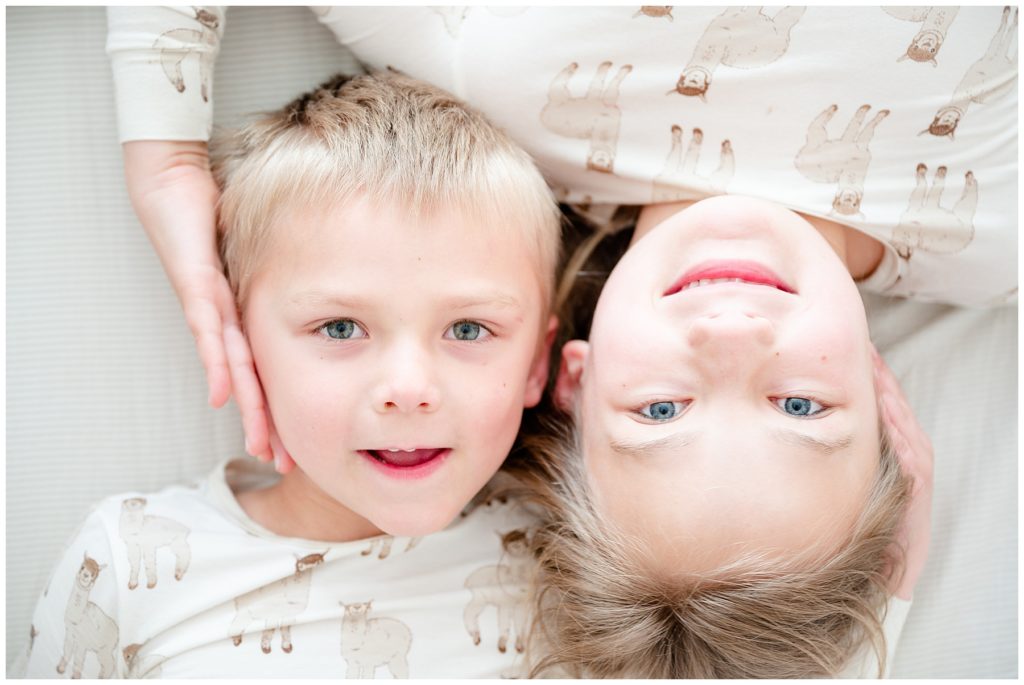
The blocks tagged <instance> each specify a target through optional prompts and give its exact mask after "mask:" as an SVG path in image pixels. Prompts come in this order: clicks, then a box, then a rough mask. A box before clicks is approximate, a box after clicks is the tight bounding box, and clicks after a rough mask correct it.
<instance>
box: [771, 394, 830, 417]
mask: <svg viewBox="0 0 1024 685" xmlns="http://www.w3.org/2000/svg"><path fill="white" fill-rule="evenodd" d="M775 406H777V407H778V408H779V409H781V410H782V411H784V412H786V413H787V414H789V415H790V416H814V415H815V414H820V413H821V412H823V411H825V407H823V406H821V404H820V403H818V402H815V401H814V400H812V399H809V398H807V397H779V398H777V399H776V400H775Z"/></svg>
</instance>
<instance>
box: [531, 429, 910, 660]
mask: <svg viewBox="0 0 1024 685" xmlns="http://www.w3.org/2000/svg"><path fill="white" fill-rule="evenodd" d="M545 424H546V430H545V431H542V432H535V433H534V434H532V435H529V436H526V437H525V438H524V440H523V443H522V448H523V449H524V450H526V451H528V452H529V454H530V458H531V460H532V461H533V462H534V463H533V465H532V467H531V468H526V469H522V470H520V469H517V470H516V471H515V475H516V476H517V477H519V478H520V480H521V482H523V483H525V485H526V492H525V493H523V492H520V493H519V495H520V496H522V497H525V498H526V499H528V500H530V501H532V502H533V503H535V504H538V505H539V508H540V510H541V512H542V513H541V516H542V520H543V521H542V524H541V525H540V526H539V528H538V530H537V531H536V532H535V533H534V534H533V535H532V537H531V543H532V546H533V549H534V552H535V554H536V556H537V559H538V562H539V570H538V577H537V585H538V588H539V589H538V592H537V595H536V597H537V602H536V606H535V614H534V627H533V631H532V639H533V642H532V644H531V650H530V651H531V654H535V655H539V657H538V656H534V657H533V659H534V663H535V667H534V669H533V675H543V674H545V673H549V672H554V673H568V674H570V675H572V676H573V677H613V678H807V677H834V676H836V675H838V674H839V673H840V671H841V670H842V669H843V668H844V666H845V665H847V664H848V663H849V662H850V661H851V659H852V658H853V657H854V656H857V655H859V654H860V653H861V652H862V650H865V649H868V648H869V647H870V648H873V650H874V652H875V654H876V655H877V658H878V663H879V676H881V674H882V673H884V670H885V657H886V646H885V638H884V634H883V631H882V620H883V618H884V611H885V607H886V600H887V598H888V596H889V590H888V588H890V587H892V586H893V584H892V578H893V577H894V576H898V574H899V572H900V570H901V568H902V554H901V552H900V550H899V549H898V547H897V545H896V544H895V540H896V531H897V528H898V527H899V525H900V522H901V520H902V516H903V513H904V510H905V509H906V505H907V502H908V497H909V481H908V479H907V477H906V476H905V475H904V474H903V472H902V471H901V468H900V465H899V460H898V457H897V455H896V454H895V453H894V452H893V450H892V448H891V447H890V446H889V444H888V440H887V439H886V438H885V437H884V435H883V437H882V439H881V452H880V458H879V463H878V471H877V474H876V477H875V479H874V482H873V484H872V485H871V486H870V488H869V491H868V495H867V499H866V501H865V502H864V506H863V510H862V511H861V513H860V515H859V516H858V517H857V519H856V521H855V522H854V524H853V526H852V528H851V532H850V533H849V534H848V536H847V539H846V540H844V541H843V542H842V543H841V544H840V545H839V546H838V550H836V551H832V552H829V553H826V554H824V555H821V554H819V555H817V556H816V557H815V558H813V559H808V558H804V559H800V560H792V559H791V560H785V561H778V560H769V559H764V558H760V557H758V556H747V557H744V558H741V559H738V560H735V561H733V562H730V563H728V564H726V565H724V566H722V567H720V568H718V569H716V570H715V571H712V572H708V573H702V574H699V575H692V576H689V577H687V578H685V579H684V580H680V578H679V577H675V578H666V577H660V576H659V575H658V574H656V573H654V572H652V571H650V570H648V569H647V568H646V565H645V564H644V563H642V562H641V561H639V558H640V556H641V555H640V554H638V553H637V552H638V550H637V545H638V544H642V543H638V541H637V540H635V539H631V538H629V537H627V536H624V535H622V534H621V533H619V532H617V531H616V530H615V529H614V527H613V526H610V525H608V523H607V522H606V521H605V520H603V519H602V517H601V516H600V515H599V513H598V512H597V510H596V509H595V507H594V503H593V499H592V497H591V492H590V489H589V487H588V481H587V476H586V472H585V470H584V466H583V460H582V457H581V451H580V450H581V446H580V440H579V435H578V432H577V430H576V428H575V427H574V422H573V420H572V417H569V416H559V417H558V420H551V421H547V422H545ZM809 561H810V563H808V562H809Z"/></svg>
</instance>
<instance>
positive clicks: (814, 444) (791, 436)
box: [772, 428, 853, 454]
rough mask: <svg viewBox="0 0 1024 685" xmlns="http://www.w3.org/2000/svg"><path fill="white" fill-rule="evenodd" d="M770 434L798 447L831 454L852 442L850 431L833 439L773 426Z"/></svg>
mask: <svg viewBox="0 0 1024 685" xmlns="http://www.w3.org/2000/svg"><path fill="white" fill-rule="evenodd" d="M772 434H773V435H774V436H775V437H776V438H777V439H779V440H781V441H783V442H788V443H789V444H791V445H796V446H798V447H810V448H811V449H813V450H817V451H818V452H821V453H822V454H833V453H835V452H838V451H840V450H844V449H846V448H847V447H849V446H850V444H851V443H852V442H853V434H852V433H847V434H846V435H842V436H840V437H838V438H834V439H822V438H817V437H815V436H813V435H808V434H807V433H801V432H800V431H798V430H793V429H791V428H775V429H773V430H772Z"/></svg>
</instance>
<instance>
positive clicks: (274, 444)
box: [267, 414, 295, 474]
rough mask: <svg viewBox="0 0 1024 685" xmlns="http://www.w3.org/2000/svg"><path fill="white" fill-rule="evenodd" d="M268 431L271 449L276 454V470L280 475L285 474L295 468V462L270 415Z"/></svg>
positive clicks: (268, 417)
mask: <svg viewBox="0 0 1024 685" xmlns="http://www.w3.org/2000/svg"><path fill="white" fill-rule="evenodd" d="M267 429H268V432H269V434H270V449H271V451H272V452H273V453H274V468H275V469H276V470H277V472H278V473H281V474H285V473H288V472H289V471H291V470H292V469H293V468H295V461H294V460H293V459H292V456H291V455H290V454H288V450H286V449H285V447H284V443H283V442H281V436H280V435H278V434H277V427H276V426H274V417H273V416H270V415H269V414H268V416H267Z"/></svg>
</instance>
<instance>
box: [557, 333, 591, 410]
mask: <svg viewBox="0 0 1024 685" xmlns="http://www.w3.org/2000/svg"><path fill="white" fill-rule="evenodd" d="M589 353H590V343H588V342H587V341H585V340H570V341H569V342H567V343H565V345H564V346H563V347H562V364H561V366H559V367H558V379H557V380H556V381H555V405H557V406H558V408H559V409H561V410H562V411H567V412H571V411H572V408H573V405H574V404H575V403H576V393H577V392H578V391H579V388H580V378H581V377H582V376H583V365H584V363H585V362H586V361H587V355H588V354H589Z"/></svg>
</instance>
